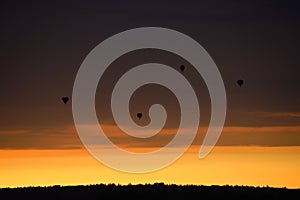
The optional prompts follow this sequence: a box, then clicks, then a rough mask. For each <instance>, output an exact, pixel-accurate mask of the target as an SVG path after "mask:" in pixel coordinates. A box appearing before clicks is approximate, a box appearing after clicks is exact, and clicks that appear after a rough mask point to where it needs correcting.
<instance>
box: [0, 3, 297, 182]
mask: <svg viewBox="0 0 300 200" xmlns="http://www.w3.org/2000/svg"><path fill="white" fill-rule="evenodd" d="M299 10H300V3H299V2H298V1H267V0H266V1H233V0H232V1H231V0H229V1H225V0H224V1H223V0H221V1H207V2H206V1H205V2H204V1H203V2H201V1H191V2H185V1H150V2H143V3H142V2H141V1H130V3H128V2H126V1H120V2H115V1H108V2H105V3H101V2H100V1H99V2H98V1H90V2H87V1H57V2H54V1H48V2H46V1H43V2H42V1H24V2H23V1H16V2H15V1H1V3H0V25H1V28H0V30H1V31H0V36H1V37H0V44H1V45H0V52H1V59H0V72H1V73H0V74H1V79H0V93H1V98H0V187H18V186H29V185H54V184H61V185H77V184H94V183H101V182H103V183H121V184H128V183H153V182H165V183H175V184H199V185H200V184H203V185H225V184H230V185H254V186H266V185H269V186H275V187H288V188H300V171H299V169H300V95H299V85H300V79H299V74H300V65H299V64H300V56H299V55H298V54H299V52H300V37H299V35H300V12H299ZM148 26H154V27H164V28H169V29H174V30H177V31H180V32H182V33H184V34H186V35H188V36H190V37H192V38H193V39H194V40H196V41H197V42H199V44H201V45H202V46H203V47H204V48H205V49H206V51H207V52H208V53H209V55H210V56H211V57H212V59H213V60H214V62H215V63H216V65H217V66H218V69H219V71H220V73H221V75H222V78H223V81H224V85H225V89H226V94H227V116H226V121H225V127H224V129H223V132H222V134H221V137H220V139H219V141H218V143H217V145H216V147H215V148H214V150H213V151H212V152H211V153H210V154H209V155H208V156H207V157H206V158H204V159H199V158H198V151H199V149H200V147H201V144H202V141H203V137H204V136H205V133H206V130H207V127H208V125H209V120H210V114H211V113H210V98H209V93H208V90H207V87H206V85H205V82H204V81H203V79H202V77H201V76H200V75H199V74H197V72H196V70H195V69H193V66H192V65H191V64H189V62H188V61H187V60H185V59H184V58H181V57H179V56H177V55H175V54H172V53H170V52H166V51H161V50H153V49H152V50H150V49H146V50H145V49H144V50H137V51H134V52H130V53H128V54H125V55H123V56H121V57H120V58H118V59H117V60H115V61H114V62H113V63H112V64H111V65H110V66H109V68H108V70H107V71H105V73H104V75H103V78H101V80H100V82H99V85H98V88H97V94H96V111H97V116H98V119H99V123H100V124H101V127H102V128H103V130H104V131H105V133H106V135H107V136H108V137H109V138H110V139H111V141H113V142H114V143H115V144H117V145H118V146H120V147H122V148H126V149H127V150H129V151H133V152H148V151H153V150H155V149H159V148H160V147H163V146H164V145H166V144H167V143H168V142H169V141H170V140H172V138H173V137H174V135H175V134H176V130H177V128H178V124H179V120H180V107H179V104H178V101H177V100H176V98H175V96H174V94H173V93H172V92H171V91H170V90H168V89H166V88H164V87H162V86H158V85H146V86H144V87H141V88H139V89H138V90H137V91H136V92H135V93H134V95H133V96H132V99H131V101H130V105H129V106H130V111H131V114H132V118H133V119H134V120H135V122H136V123H137V124H139V125H147V124H148V123H149V121H150V118H149V116H148V115H147V114H146V113H147V111H148V109H149V107H150V106H151V105H153V104H155V103H160V104H162V105H164V106H165V108H166V110H167V114H168V119H167V122H166V124H165V127H164V129H163V130H162V131H161V132H160V133H159V134H158V135H156V136H154V137H152V138H149V139H136V138H132V137H129V136H127V135H125V134H124V133H123V132H121V131H120V129H119V128H118V127H117V126H116V124H115V122H114V120H113V117H112V111H111V107H110V98H111V92H112V89H113V87H114V85H115V83H116V81H117V80H118V79H119V78H120V77H121V76H122V75H123V74H124V73H126V72H127V71H128V70H129V69H132V68H133V67H135V66H137V65H141V64H144V63H149V62H152V63H154V62H157V63H162V64H165V65H168V66H170V67H172V68H174V69H176V70H178V71H180V69H179V66H180V65H181V64H184V65H185V66H186V69H185V71H184V73H182V75H183V76H184V77H185V78H186V79H187V80H188V81H189V82H190V84H191V85H192V87H193V89H194V91H195V93H196V95H197V97H198V100H199V107H200V110H201V121H200V122H199V129H198V134H197V136H196V138H195V140H194V142H193V144H192V145H191V147H190V148H189V149H188V151H187V152H186V153H185V154H184V155H183V156H182V157H181V158H180V159H179V160H177V161H176V162H175V163H173V164H172V165H170V166H169V167H166V168H164V169H161V170H158V171H156V172H151V173H146V174H130V173H124V172H119V171H116V170H114V169H110V168H109V167H107V166H105V165H103V164H102V163H100V162H98V161H97V160H96V159H95V158H93V157H92V155H90V154H89V153H88V151H87V150H86V149H85V148H84V145H83V144H82V143H81V141H80V138H79V136H78V134H77V132H76V129H75V127H74V121H73V115H72V99H71V100H70V101H69V102H68V103H67V104H64V103H62V101H61V97H62V96H70V97H71V96H72V89H73V84H74V80H75V77H76V73H77V71H78V69H79V67H80V65H81V63H82V62H83V60H84V59H85V57H86V56H87V55H88V54H89V52H90V51H91V50H92V49H93V48H94V47H96V46H97V45H98V44H99V43H100V42H102V41H103V40H105V39H106V38H108V37H110V36H112V35H114V34H117V33H119V32H122V31H125V30H128V29H132V28H138V27H148ZM238 79H243V80H244V85H243V86H242V87H239V86H238V85H237V83H236V81H237V80H238ZM137 112H142V113H144V115H143V118H142V119H141V120H138V119H137V118H136V113H137ZM187 134H188V129H187ZM107 154H108V155H110V154H109V152H107ZM112 156H113V155H112ZM130 164H132V165H135V164H137V163H130Z"/></svg>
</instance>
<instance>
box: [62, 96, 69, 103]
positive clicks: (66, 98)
mask: <svg viewBox="0 0 300 200" xmlns="http://www.w3.org/2000/svg"><path fill="white" fill-rule="evenodd" d="M61 100H62V101H63V102H64V104H66V103H67V102H68V101H69V97H62V98H61Z"/></svg>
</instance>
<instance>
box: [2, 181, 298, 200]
mask: <svg viewBox="0 0 300 200" xmlns="http://www.w3.org/2000/svg"><path fill="white" fill-rule="evenodd" d="M299 197H300V189H287V188H271V187H268V186H267V187H252V186H229V185H225V186H218V185H213V186H204V185H175V184H164V183H154V184H137V185H132V184H128V185H116V184H95V185H78V186H60V185H54V186H49V187H24V188H2V189H0V199H53V200H54V199H55V200H56V199H115V198H119V199H120V198H122V199H195V198H196V199H204V198H207V199H251V200H253V199H272V200H273V199H292V198H293V199H295V198H296V199H297V198H299Z"/></svg>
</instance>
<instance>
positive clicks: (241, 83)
mask: <svg viewBox="0 0 300 200" xmlns="http://www.w3.org/2000/svg"><path fill="white" fill-rule="evenodd" d="M237 84H238V85H239V86H240V87H242V85H243V84H244V81H243V80H241V79H240V80H238V81H237Z"/></svg>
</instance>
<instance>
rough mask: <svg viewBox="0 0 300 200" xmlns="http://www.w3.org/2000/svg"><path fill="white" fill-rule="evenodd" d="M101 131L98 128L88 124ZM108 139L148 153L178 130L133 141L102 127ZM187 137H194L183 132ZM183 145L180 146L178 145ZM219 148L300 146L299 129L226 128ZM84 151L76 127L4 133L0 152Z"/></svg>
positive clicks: (203, 129)
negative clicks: (81, 149)
mask: <svg viewBox="0 0 300 200" xmlns="http://www.w3.org/2000/svg"><path fill="white" fill-rule="evenodd" d="M87 126H90V128H98V125H96V127H95V126H93V125H87ZM101 127H102V129H103V130H104V132H105V134H106V135H107V137H108V138H109V139H110V140H111V141H112V142H113V143H114V144H116V145H118V146H120V147H121V148H127V149H131V150H132V151H136V152H141V151H144V152H147V151H152V150H155V149H159V148H161V147H163V146H165V145H167V144H168V143H169V142H170V141H171V140H172V139H173V137H174V136H175V135H176V133H177V129H163V130H162V131H161V132H159V133H158V134H157V135H155V136H152V137H150V138H134V137H131V136H128V135H127V134H125V133H123V132H122V131H121V130H120V129H119V128H118V127H116V126H113V125H102V126H101ZM206 131H207V127H199V129H198V134H197V136H196V137H195V139H194V142H193V144H192V145H193V146H199V148H200V145H201V144H202V142H203V138H204V136H205V134H206ZM183 132H184V134H191V132H190V129H184V130H183ZM91 141H93V142H94V143H95V144H97V145H100V146H101V145H103V147H104V143H102V142H101V140H99V138H98V137H97V135H96V134H94V135H91ZM178 145H180V144H178ZM217 145H218V146H249V145H253V146H300V126H265V127H253V126H249V127H241V126H226V127H224V128H223V132H222V134H221V136H220V138H219V141H218V142H217ZM78 148H84V146H83V144H82V143H81V141H80V138H79V136H78V134H77V132H76V129H75V127H74V126H69V127H65V128H63V129H57V130H44V131H32V130H7V131H5V130H1V131H0V149H78Z"/></svg>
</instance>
